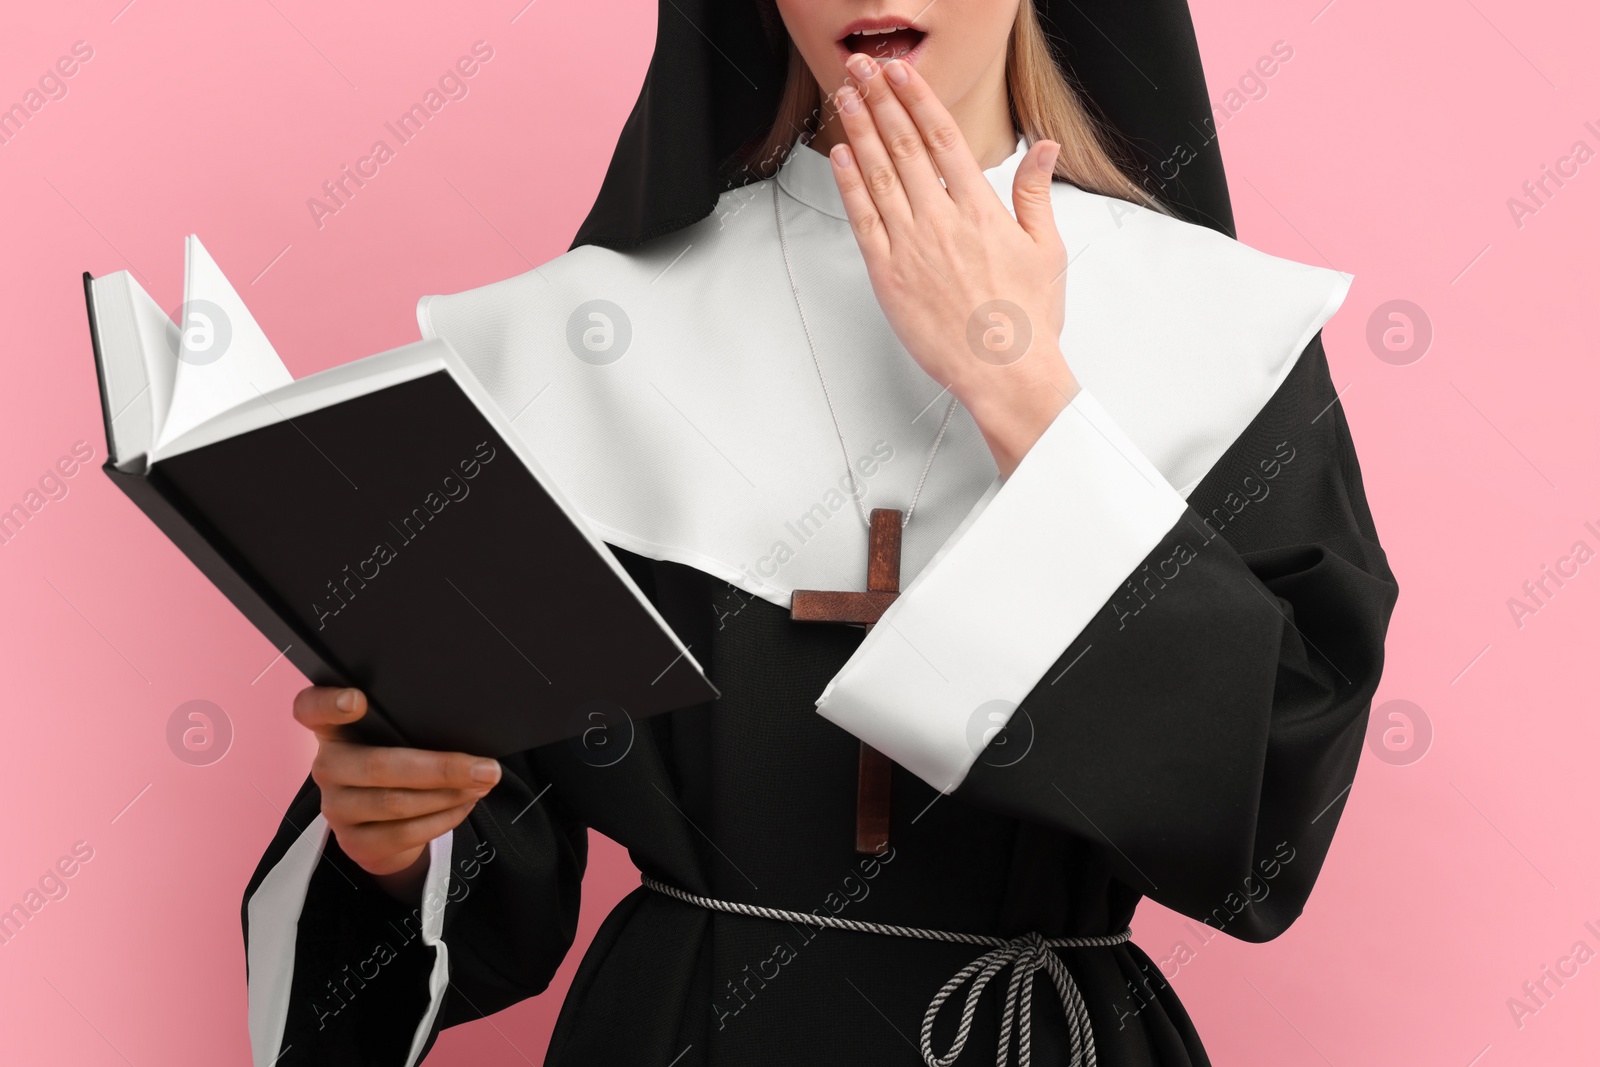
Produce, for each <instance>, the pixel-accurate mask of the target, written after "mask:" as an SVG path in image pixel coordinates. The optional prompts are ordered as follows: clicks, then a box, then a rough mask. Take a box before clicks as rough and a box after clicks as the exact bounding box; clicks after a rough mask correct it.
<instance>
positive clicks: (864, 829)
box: [789, 508, 905, 855]
mask: <svg viewBox="0 0 1600 1067" xmlns="http://www.w3.org/2000/svg"><path fill="white" fill-rule="evenodd" d="M904 525H905V520H904V517H903V516H902V515H901V513H900V512H899V511H898V510H897V509H894V508H873V509H872V520H871V523H870V532H869V533H868V538H867V591H866V592H864V593H851V592H839V593H834V592H819V591H817V590H814V589H797V590H795V593H794V604H793V606H792V607H791V608H790V609H789V617H790V618H792V619H793V620H794V621H795V622H843V623H854V624H855V625H858V626H865V627H866V628H867V630H868V631H869V632H870V631H871V630H872V624H873V623H875V622H877V621H878V620H879V619H881V618H883V613H884V612H885V611H888V610H889V605H890V604H893V603H894V600H895V597H897V596H899V595H900V531H901V528H902V527H903V526H904ZM891 767H892V764H891V763H890V762H889V757H888V756H885V755H884V754H883V753H882V752H879V751H878V750H877V749H875V748H873V747H872V746H870V745H868V744H867V743H866V742H862V744H861V758H860V762H859V763H858V764H857V767H856V851H857V852H861V853H866V854H868V855H877V854H879V853H881V852H882V851H883V850H884V849H885V848H886V847H888V844H889V781H890V769H891Z"/></svg>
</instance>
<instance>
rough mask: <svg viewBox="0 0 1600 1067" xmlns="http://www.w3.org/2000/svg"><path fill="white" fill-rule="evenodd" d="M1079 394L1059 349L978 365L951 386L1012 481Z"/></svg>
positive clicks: (1030, 352) (1005, 476) (996, 461)
mask: <svg viewBox="0 0 1600 1067" xmlns="http://www.w3.org/2000/svg"><path fill="white" fill-rule="evenodd" d="M1081 389H1082V387H1081V386H1080V385H1079V384H1078V380H1077V378H1076V377H1075V376H1074V375H1073V373H1072V371H1071V369H1070V368H1068V366H1067V362H1066V359H1065V358H1064V357H1063V356H1062V355H1061V351H1060V349H1059V348H1058V347H1057V346H1055V345H1051V346H1050V347H1049V349H1048V350H1046V351H1043V352H1040V351H1029V352H1028V354H1027V355H1026V356H1025V357H1024V358H1023V359H1020V360H1018V361H1017V362H1015V363H1010V364H1005V365H1002V366H995V365H991V364H986V363H979V364H977V365H976V366H973V367H971V368H970V370H969V371H968V373H967V374H966V375H965V376H964V377H963V378H962V379H961V380H960V381H958V382H955V383H952V385H951V392H952V393H954V394H955V396H956V398H957V399H959V400H960V401H961V404H962V406H963V407H965V408H966V409H967V411H968V412H969V413H970V414H971V415H972V418H973V421H974V422H976V423H977V424H978V429H979V430H980V431H981V432H982V433H983V438H984V440H985V441H986V442H987V443H988V445H989V451H990V452H991V453H992V454H993V455H994V460H995V466H996V467H998V468H999V471H1000V476H1001V477H1002V478H1009V477H1010V476H1011V473H1012V472H1013V471H1014V470H1016V468H1017V465H1018V464H1019V463H1021V462H1022V457H1023V456H1025V455H1027V453H1028V451H1029V449H1031V448H1032V447H1033V445H1034V444H1035V443H1036V442H1037V441H1038V440H1039V438H1040V437H1042V436H1043V435H1044V432H1045V431H1046V430H1047V429H1049V428H1050V424H1051V423H1052V422H1054V421H1055V420H1056V417H1057V416H1058V415H1060V414H1061V412H1062V411H1064V410H1065V409H1066V407H1067V405H1069V404H1070V403H1072V400H1073V398H1074V397H1076V396H1077V395H1078V393H1079V391H1080V390H1081Z"/></svg>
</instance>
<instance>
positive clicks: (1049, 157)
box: [1039, 144, 1061, 173]
mask: <svg viewBox="0 0 1600 1067" xmlns="http://www.w3.org/2000/svg"><path fill="white" fill-rule="evenodd" d="M1060 155H1061V146H1060V145H1058V144H1053V145H1051V146H1050V147H1049V148H1047V149H1045V150H1044V151H1043V152H1040V153H1039V169H1040V170H1042V171H1045V172H1046V173H1054V172H1055V169H1056V158H1057V157H1058V156H1060Z"/></svg>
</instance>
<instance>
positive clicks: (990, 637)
mask: <svg viewBox="0 0 1600 1067" xmlns="http://www.w3.org/2000/svg"><path fill="white" fill-rule="evenodd" d="M1183 511H1184V502H1183V498H1182V497H1181V496H1179V495H1178V493H1177V492H1176V491H1174V490H1173V488H1172V487H1171V486H1170V485H1169V484H1168V483H1167V481H1166V479H1165V478H1163V477H1162V475H1161V472H1160V471H1158V470H1156V468H1155V467H1154V465H1152V464H1151V463H1150V461H1149V460H1148V459H1146V458H1145V457H1144V456H1143V455H1142V454H1141V453H1140V452H1139V450H1138V449H1137V448H1136V447H1135V446H1134V445H1133V443H1132V442H1131V441H1129V440H1128V438H1127V436H1126V435H1125V434H1124V433H1123V432H1122V430H1121V429H1120V428H1119V427H1118V426H1117V425H1116V423H1114V422H1112V421H1111V418H1110V416H1109V415H1108V414H1107V413H1106V411H1105V409H1104V408H1103V407H1101V406H1100V404H1099V402H1098V401H1097V400H1096V399H1095V398H1094V396H1093V395H1092V394H1090V393H1089V392H1087V391H1085V392H1081V393H1079V394H1078V395H1077V396H1076V397H1075V398H1074V399H1073V401H1072V403H1071V404H1070V405H1068V406H1067V408H1066V410H1065V411H1063V412H1062V413H1061V414H1060V415H1059V416H1058V417H1057V418H1056V420H1055V421H1054V422H1052V423H1051V425H1050V428H1049V429H1048V430H1046V431H1045V433H1044V436H1042V437H1041V438H1040V439H1039V441H1038V443H1036V444H1035V445H1034V446H1033V448H1032V449H1031V450H1030V451H1029V452H1028V454H1027V455H1026V456H1024V457H1023V460H1022V462H1021V464H1020V465H1018V467H1017V469H1016V471H1014V472H1013V473H1012V475H1011V477H1010V478H1008V479H1007V480H1006V482H1005V483H1004V485H1003V486H1001V487H997V491H995V492H993V493H991V494H990V496H989V498H988V499H986V500H985V501H984V502H983V506H982V508H981V510H979V509H975V510H974V513H973V516H972V518H971V520H970V521H969V522H968V523H967V524H966V525H965V526H964V528H963V529H962V530H960V531H958V536H956V537H953V538H951V541H950V544H949V546H947V548H946V549H945V550H943V551H942V552H940V553H939V555H938V556H936V557H935V560H934V563H933V564H932V565H930V566H929V567H928V568H927V569H925V570H924V571H923V572H922V573H921V574H920V575H918V576H917V578H916V580H915V581H914V582H912V584H911V586H910V587H909V588H908V589H907V590H906V592H905V594H904V595H902V596H901V597H900V598H899V599H898V600H897V601H896V602H895V603H894V604H893V605H891V606H890V608H889V610H888V611H887V612H886V613H885V614H884V616H883V619H882V620H881V621H880V622H879V623H878V625H877V626H875V627H873V629H872V632H871V633H869V634H868V635H867V638H866V640H865V641H864V642H863V643H862V646H861V647H860V648H859V649H858V650H857V651H856V653H855V655H853V656H852V657H851V658H850V660H849V662H847V663H846V664H845V666H844V668H843V670H841V671H840V672H839V673H838V675H836V676H835V677H834V679H833V681H832V682H830V683H829V685H828V687H827V689H825V690H824V691H823V693H822V696H821V698H819V699H818V701H817V709H818V711H820V712H821V714H822V715H823V716H824V717H825V718H827V719H828V720H830V721H832V722H834V723H836V724H838V725H839V726H841V727H843V728H844V729H846V730H848V731H850V732H851V733H853V734H855V735H856V736H857V737H859V738H860V739H861V740H863V741H865V742H866V743H867V744H869V745H872V746H873V747H874V748H876V749H878V750H879V751H880V752H883V753H884V754H885V755H887V756H889V758H891V759H893V760H894V761H895V762H896V763H898V764H900V765H901V766H902V767H905V768H906V769H907V770H909V771H911V772H912V773H913V774H915V775H916V776H917V777H919V778H921V779H922V780H923V781H925V782H927V783H928V784H929V785H931V786H933V787H934V788H936V789H939V790H941V791H943V792H946V793H948V792H953V791H954V790H955V788H956V787H957V786H958V785H960V784H961V781H962V779H964V778H965V777H966V774H967V772H968V770H970V769H971V767H972V764H973V762H974V761H975V760H976V759H977V758H978V756H979V755H980V754H981V753H982V751H983V748H984V745H985V743H987V742H988V740H989V739H990V738H991V737H992V736H993V734H994V733H995V732H997V731H998V729H999V728H1000V727H1001V726H1003V725H1005V724H1006V723H1008V722H1009V721H1010V718H1011V716H1012V714H1014V712H1015V711H1016V708H1017V706H1018V705H1019V704H1021V703H1022V700H1023V698H1024V697H1026V696H1027V695H1028V693H1029V691H1031V690H1032V689H1033V687H1034V685H1035V684H1036V683H1037V682H1038V681H1039V680H1040V676H1041V675H1042V674H1043V673H1044V671H1046V670H1047V669H1048V668H1049V667H1050V665H1051V664H1053V663H1054V662H1055V661H1056V659H1057V657H1059V656H1060V655H1061V653H1062V650H1064V649H1065V648H1066V647H1067V646H1068V645H1069V644H1071V643H1072V641H1073V639H1074V638H1076V637H1077V636H1078V634H1079V633H1081V632H1082V631H1083V629H1084V627H1085V626H1087V625H1088V623H1089V620H1090V619H1091V618H1093V616H1094V614H1095V613H1096V612H1098V611H1099V610H1101V608H1102V607H1103V606H1104V605H1105V603H1106V601H1107V600H1109V599H1110V598H1111V596H1112V594H1113V593H1115V592H1116V590H1117V588H1118V587H1119V586H1120V585H1121V584H1122V582H1123V581H1124V580H1125V578H1126V577H1127V575H1128V574H1129V573H1130V572H1132V571H1133V570H1134V568H1136V567H1137V566H1138V565H1139V562H1140V561H1141V560H1143V559H1144V558H1145V556H1146V555H1147V554H1148V553H1149V552H1150V550H1151V549H1152V548H1154V547H1155V544H1156V542H1157V541H1158V540H1160V538H1161V537H1162V535H1164V534H1165V533H1166V532H1167V531H1168V530H1170V529H1171V528H1172V526H1173V524H1174V523H1176V522H1177V521H1178V519H1179V518H1180V517H1181V516H1182V514H1183ZM1019 743H1022V744H1025V743H1026V738H1025V735H1024V736H1023V737H1022V738H1021V739H1020V740H1019Z"/></svg>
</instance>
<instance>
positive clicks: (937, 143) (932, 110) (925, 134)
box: [883, 59, 994, 197]
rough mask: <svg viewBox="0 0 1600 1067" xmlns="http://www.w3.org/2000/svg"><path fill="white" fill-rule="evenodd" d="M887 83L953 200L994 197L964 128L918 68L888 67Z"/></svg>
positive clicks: (902, 64) (899, 63)
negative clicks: (962, 132)
mask: <svg viewBox="0 0 1600 1067" xmlns="http://www.w3.org/2000/svg"><path fill="white" fill-rule="evenodd" d="M883 73H884V79H883V80H884V81H885V82H887V83H888V84H889V86H890V87H891V88H892V89H893V90H894V95H895V97H896V98H897V99H898V100H899V101H900V103H901V105H902V106H903V107H904V108H905V110H906V113H907V114H908V115H909V116H910V118H911V121H912V122H914V123H915V124H916V129H917V133H918V134H919V136H920V137H921V140H922V144H923V145H924V146H925V151H926V152H927V154H928V158H929V159H930V160H931V161H932V163H933V165H934V166H935V167H937V168H938V171H939V174H940V175H941V176H942V177H943V178H944V183H945V188H946V189H948V190H949V192H950V195H953V196H957V197H960V196H972V195H983V194H987V195H990V196H993V195H994V188H993V187H992V186H991V185H990V184H989V182H988V181H987V180H986V179H985V178H984V176H983V169H982V168H981V167H979V166H978V160H977V159H976V157H974V156H973V154H972V149H971V148H970V147H968V145H967V139H966V138H965V137H964V136H962V134H961V127H960V126H958V125H957V124H956V120H955V119H954V118H953V117H951V115H950V112H949V110H948V109H947V108H946V107H945V106H944V104H943V103H941V102H940V100H939V97H938V94H936V93H935V92H934V91H933V88H932V86H930V85H929V84H928V81H927V79H926V78H924V77H923V76H922V73H921V72H920V71H918V70H917V68H916V67H915V66H914V65H913V64H911V63H907V62H905V61H904V60H900V59H896V60H891V61H890V62H888V63H886V64H884V67H883Z"/></svg>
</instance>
